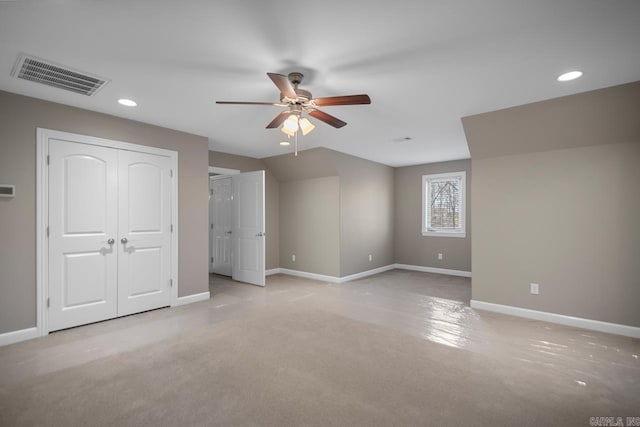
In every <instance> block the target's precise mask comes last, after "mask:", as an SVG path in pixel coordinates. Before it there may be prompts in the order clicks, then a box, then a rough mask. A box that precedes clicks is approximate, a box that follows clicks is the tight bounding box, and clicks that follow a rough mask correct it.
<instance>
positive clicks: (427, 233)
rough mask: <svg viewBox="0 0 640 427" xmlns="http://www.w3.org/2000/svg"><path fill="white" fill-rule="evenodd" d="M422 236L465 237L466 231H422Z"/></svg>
mask: <svg viewBox="0 0 640 427" xmlns="http://www.w3.org/2000/svg"><path fill="white" fill-rule="evenodd" d="M422 235H423V236H432V237H462V238H464V237H467V233H466V232H465V233H447V232H446V231H423V232H422Z"/></svg>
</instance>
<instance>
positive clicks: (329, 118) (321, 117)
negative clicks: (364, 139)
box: [309, 110, 347, 128]
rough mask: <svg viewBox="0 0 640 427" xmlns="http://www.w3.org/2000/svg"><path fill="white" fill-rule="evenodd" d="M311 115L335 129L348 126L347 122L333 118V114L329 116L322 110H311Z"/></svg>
mask: <svg viewBox="0 0 640 427" xmlns="http://www.w3.org/2000/svg"><path fill="white" fill-rule="evenodd" d="M309 115H310V116H311V117H314V118H316V119H318V120H321V121H323V122H325V123H327V124H329V125H331V126H333V127H334V128H341V127H342V126H345V125H346V124H347V122H343V121H342V120H340V119H339V118H337V117H333V116H332V115H331V114H327V113H325V112H324V111H320V110H309Z"/></svg>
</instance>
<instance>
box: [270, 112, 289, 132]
mask: <svg viewBox="0 0 640 427" xmlns="http://www.w3.org/2000/svg"><path fill="white" fill-rule="evenodd" d="M289 114H291V113H290V112H289V111H283V112H282V113H280V114H278V115H277V116H276V118H275V119H273V120H271V123H269V124H268V125H267V129H273V128H277V127H278V126H280V125H281V124H282V122H284V121H285V120H287V117H289Z"/></svg>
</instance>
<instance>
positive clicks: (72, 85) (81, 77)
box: [11, 54, 109, 96]
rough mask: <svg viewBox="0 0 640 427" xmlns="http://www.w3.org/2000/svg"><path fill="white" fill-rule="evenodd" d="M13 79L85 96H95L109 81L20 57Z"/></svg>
mask: <svg viewBox="0 0 640 427" xmlns="http://www.w3.org/2000/svg"><path fill="white" fill-rule="evenodd" d="M11 75H12V76H13V77H17V78H19V79H23V80H29V81H32V82H36V83H42V84H44V85H48V86H53V87H57V88H59V89H64V90H68V91H71V92H75V93H81V94H83V95H87V96H92V95H95V93H96V92H98V91H99V90H100V89H101V88H102V87H103V86H104V85H106V84H107V83H109V80H106V79H103V78H102V77H98V76H95V75H91V74H87V73H85V72H82V71H78V70H74V69H72V68H69V67H66V66H64V65H60V64H56V63H53V62H51V61H47V60H46V59H41V58H36V57H35V56H30V55H24V54H23V55H20V58H18V62H17V63H16V65H15V67H14V68H13V72H12V73H11Z"/></svg>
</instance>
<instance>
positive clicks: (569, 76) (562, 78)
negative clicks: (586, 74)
mask: <svg viewBox="0 0 640 427" xmlns="http://www.w3.org/2000/svg"><path fill="white" fill-rule="evenodd" d="M580 76H582V71H569V72H568V73H564V74H561V75H559V76H558V81H559V82H568V81H569V80H575V79H577V78H578V77H580Z"/></svg>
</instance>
